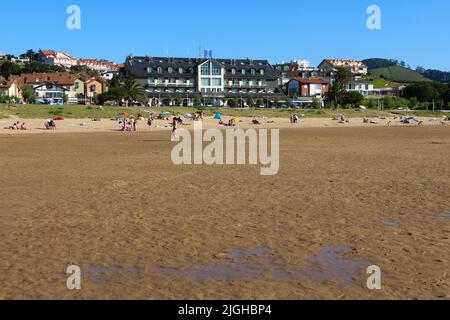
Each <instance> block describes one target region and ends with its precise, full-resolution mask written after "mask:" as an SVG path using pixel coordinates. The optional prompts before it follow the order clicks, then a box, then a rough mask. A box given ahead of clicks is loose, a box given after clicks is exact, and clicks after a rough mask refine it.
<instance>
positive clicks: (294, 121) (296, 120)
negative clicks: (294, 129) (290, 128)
mask: <svg viewBox="0 0 450 320" xmlns="http://www.w3.org/2000/svg"><path fill="white" fill-rule="evenodd" d="M290 121H291V124H297V123H299V122H300V118H299V116H298V115H296V114H293V115H292V116H291V117H290Z"/></svg>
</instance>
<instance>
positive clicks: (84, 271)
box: [81, 266, 142, 285]
mask: <svg viewBox="0 0 450 320" xmlns="http://www.w3.org/2000/svg"><path fill="white" fill-rule="evenodd" d="M140 272H142V270H141V269H140V268H137V267H130V268H123V267H117V266H114V267H100V266H87V267H84V268H81V275H82V276H87V278H88V279H89V281H90V282H91V283H92V284H96V285H101V284H104V283H106V282H107V277H108V276H111V275H117V274H130V273H131V274H134V273H140Z"/></svg>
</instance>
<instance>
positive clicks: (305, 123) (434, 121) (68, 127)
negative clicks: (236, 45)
mask: <svg viewBox="0 0 450 320" xmlns="http://www.w3.org/2000/svg"><path fill="white" fill-rule="evenodd" d="M231 118H232V117H224V119H223V121H224V122H228V120H230V119H231ZM260 120H261V122H262V123H261V125H254V124H252V118H241V122H240V123H238V124H237V126H236V127H237V128H244V129H245V128H256V127H259V128H330V127H331V128H334V127H386V126H388V124H389V122H390V126H403V127H404V126H416V125H417V123H412V124H410V125H403V124H401V123H400V121H399V119H394V118H393V117H391V118H386V119H378V118H372V119H370V120H371V121H373V122H375V123H366V124H364V123H363V119H362V118H352V119H350V122H349V123H345V124H342V123H339V122H338V121H334V120H332V119H329V118H304V119H302V120H301V123H299V124H295V125H292V124H291V123H290V121H289V119H287V118H264V119H260ZM417 120H418V121H422V125H423V126H430V125H438V126H440V125H442V124H441V122H442V119H441V118H421V117H418V118H417ZM16 121H19V122H20V123H22V122H25V124H26V127H27V128H28V129H30V130H28V131H13V130H7V129H5V128H7V127H10V126H11V125H12V124H13V123H14V122H16ZM44 122H45V120H43V119H25V120H24V119H19V118H16V117H11V118H10V119H2V120H0V134H30V133H34V134H35V133H49V131H48V130H45V125H44ZM56 124H57V130H56V132H62V133H69V132H113V131H119V130H120V125H119V124H118V122H117V121H114V120H111V119H101V120H100V121H93V120H92V119H66V120H64V121H57V122H56ZM170 125H171V121H162V120H157V121H155V122H154V123H153V125H152V127H149V126H148V125H147V121H138V130H139V131H143V132H154V131H161V130H170V128H169V129H168V128H165V127H168V126H170ZM447 125H450V123H447ZM192 127H193V122H192V121H190V120H187V121H185V125H184V128H186V129H190V128H192ZM203 127H204V128H205V129H208V128H225V127H223V126H220V125H219V121H218V120H214V119H211V118H208V119H205V121H204V122H203ZM54 132H55V131H50V133H52V134H53V133H54Z"/></svg>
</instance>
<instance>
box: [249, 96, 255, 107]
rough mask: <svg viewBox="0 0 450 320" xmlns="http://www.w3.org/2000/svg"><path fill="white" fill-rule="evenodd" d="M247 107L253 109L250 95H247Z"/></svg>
mask: <svg viewBox="0 0 450 320" xmlns="http://www.w3.org/2000/svg"><path fill="white" fill-rule="evenodd" d="M247 106H249V107H250V108H253V107H254V106H255V100H253V96H252V95H249V96H248V97H247Z"/></svg>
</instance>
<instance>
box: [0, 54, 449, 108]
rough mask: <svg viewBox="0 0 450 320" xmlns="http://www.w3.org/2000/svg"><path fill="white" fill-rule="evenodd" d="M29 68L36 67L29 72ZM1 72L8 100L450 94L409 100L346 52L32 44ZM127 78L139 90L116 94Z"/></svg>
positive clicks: (385, 98)
mask: <svg viewBox="0 0 450 320" xmlns="http://www.w3.org/2000/svg"><path fill="white" fill-rule="evenodd" d="M368 61H370V60H368ZM21 66H22V67H23V70H25V71H29V72H22V71H21V69H20V68H21ZM27 66H28V69H27ZM8 68H9V69H8ZM0 70H1V71H2V73H1V75H0V102H2V101H3V102H9V103H38V104H56V105H63V104H85V105H92V104H105V103H107V104H113V105H115V104H120V105H130V104H131V105H133V104H140V105H148V106H200V105H201V106H209V107H232V108H236V107H238V108H246V107H260V108H269V107H271V108H278V107H280V108H291V107H292V108H324V107H326V106H329V107H336V106H338V105H341V106H342V105H352V106H355V107H359V106H360V105H361V107H364V108H365V107H368V108H374V107H379V108H380V107H381V108H383V107H386V108H392V107H399V106H400V107H405V108H409V107H415V106H417V105H419V104H420V102H422V103H424V102H427V103H431V100H433V101H432V102H433V107H435V106H436V103H437V104H440V107H441V109H442V108H445V107H447V105H448V100H449V99H448V93H444V94H443V95H442V96H436V98H435V99H434V98H433V99H431V100H430V99H429V98H428V97H427V98H422V99H421V98H420V97H416V95H417V94H415V93H413V94H412V95H410V96H409V97H406V98H408V99H409V100H410V101H408V102H405V101H402V100H400V99H401V97H405V96H404V89H405V88H407V87H408V86H410V85H411V84H412V83H415V81H411V83H408V81H402V82H400V81H399V82H395V81H389V80H388V79H386V78H385V77H384V75H381V76H379V77H374V76H373V75H372V74H371V71H370V68H369V66H367V65H366V64H365V62H364V61H360V60H354V59H340V58H333V59H331V58H326V59H323V60H322V61H321V62H320V64H319V65H318V66H317V67H314V66H312V65H311V63H310V62H309V61H307V60H304V59H298V60H292V61H289V62H285V61H281V62H279V63H276V64H271V63H270V62H269V61H268V60H253V59H250V58H246V59H233V58H231V59H221V58H214V57H213V56H212V52H205V55H204V56H203V57H197V58H192V57H185V58H172V57H150V56H134V55H130V56H128V57H126V60H125V62H124V63H123V64H118V63H115V62H111V61H106V60H97V59H85V58H83V59H78V58H76V57H74V56H72V55H71V54H69V53H66V52H62V51H54V50H40V51H39V52H34V51H33V50H29V51H27V52H26V53H24V54H22V55H20V56H17V57H16V56H14V55H8V54H4V53H0ZM31 71H32V72H31ZM423 80H426V81H429V80H428V79H425V78H423ZM126 82H128V87H131V88H133V89H134V91H135V92H134V94H129V95H128V96H127V95H126V94H124V90H114V91H112V92H109V89H110V88H111V87H116V88H117V87H119V86H120V85H123V84H124V83H126ZM418 82H420V81H418ZM430 82H431V81H430ZM428 85H429V84H428ZM435 100H436V101H435ZM363 102H364V104H365V105H366V106H363V105H362V103H363ZM385 104H387V105H385Z"/></svg>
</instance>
